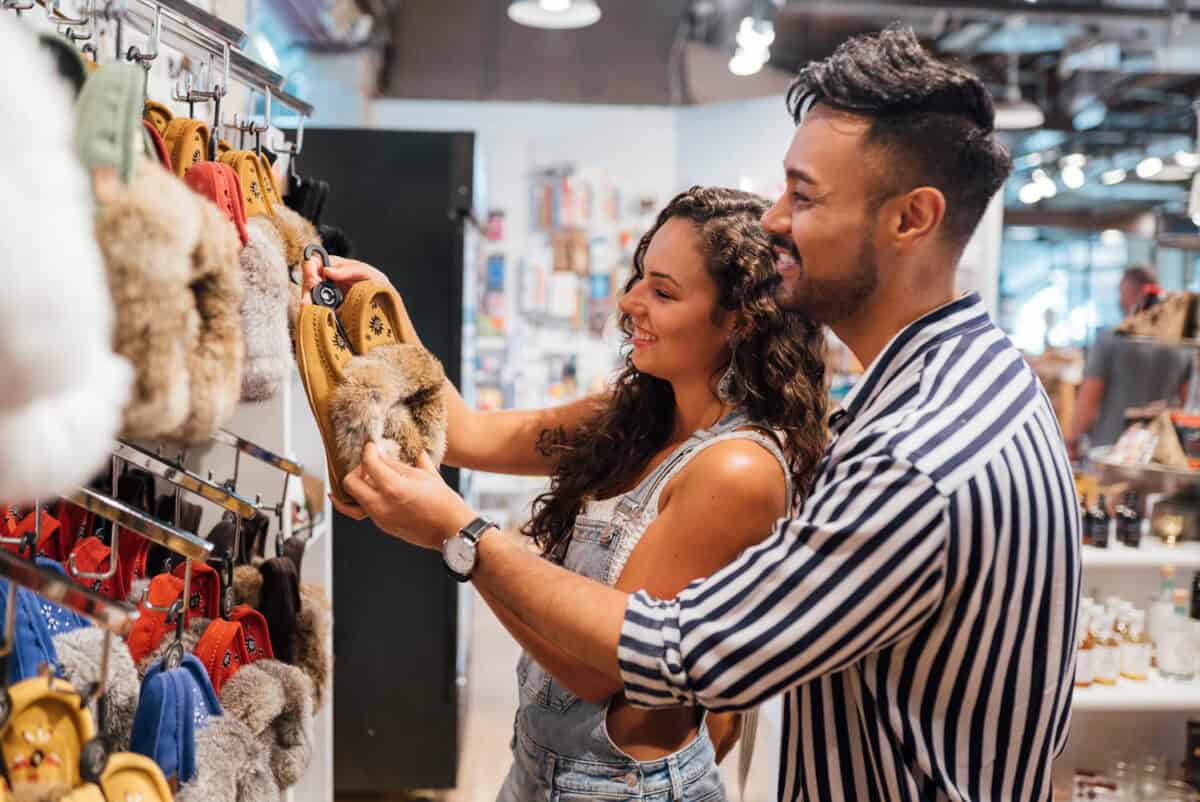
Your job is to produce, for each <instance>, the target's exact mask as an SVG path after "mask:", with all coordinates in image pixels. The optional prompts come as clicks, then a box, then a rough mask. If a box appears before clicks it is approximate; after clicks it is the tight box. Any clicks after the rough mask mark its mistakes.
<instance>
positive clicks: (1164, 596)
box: [1146, 565, 1175, 666]
mask: <svg viewBox="0 0 1200 802" xmlns="http://www.w3.org/2000/svg"><path fill="white" fill-rule="evenodd" d="M1158 571H1159V585H1158V596H1157V597H1156V598H1155V599H1154V601H1152V602H1151V603H1150V608H1149V609H1148V610H1147V612H1146V630H1147V631H1148V632H1149V633H1150V641H1151V642H1152V643H1153V644H1154V657H1153V659H1152V662H1151V664H1152V665H1155V666H1157V665H1158V651H1159V646H1160V644H1161V643H1162V641H1163V638H1164V637H1165V635H1166V626H1167V624H1168V622H1169V621H1170V620H1171V616H1172V615H1174V613H1175V607H1174V605H1175V600H1174V599H1175V596H1174V594H1175V566H1173V565H1163V566H1160V567H1159V569H1158Z"/></svg>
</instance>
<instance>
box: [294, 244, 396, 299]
mask: <svg viewBox="0 0 1200 802" xmlns="http://www.w3.org/2000/svg"><path fill="white" fill-rule="evenodd" d="M329 261H330V265H329V267H325V266H324V265H323V264H322V263H321V257H320V255H318V254H314V255H313V256H312V258H311V259H309V260H308V261H306V262H305V263H304V292H302V293H301V294H300V303H301V304H310V303H312V288H313V287H315V286H317V285H318V284H320V283H321V282H322V281H326V280H328V281H332V282H333V283H334V284H336V285H337V286H338V289H339V290H341V291H342V293H343V294H345V293H346V292H348V291H349V289H350V288H351V287H353V286H354V285H355V284H357V283H358V282H360V281H377V282H380V283H382V284H386V285H388V286H389V287H390V286H391V284H392V282H391V280H390V279H388V277H387V276H386V275H385V274H384V273H383V271H382V270H379V269H378V268H375V267H372V266H371V265H369V264H367V263H366V262H359V261H356V260H354V259H343V258H342V257H340V256H331V257H329Z"/></svg>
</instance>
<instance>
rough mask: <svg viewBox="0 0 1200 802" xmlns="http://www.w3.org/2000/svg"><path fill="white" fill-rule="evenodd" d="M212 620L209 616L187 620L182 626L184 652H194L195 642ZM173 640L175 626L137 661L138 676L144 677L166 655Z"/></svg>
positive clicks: (197, 641) (198, 640)
mask: <svg viewBox="0 0 1200 802" xmlns="http://www.w3.org/2000/svg"><path fill="white" fill-rule="evenodd" d="M211 622H212V619H211V618H193V619H192V620H190V621H188V622H187V624H185V625H184V627H183V641H182V643H183V651H184V653H185V654H195V652H196V644H197V643H199V642H200V638H202V637H203V636H204V630H206V629H208V625H209V624H210V623H211ZM174 642H175V628H174V627H172V628H171V631H170V632H168V633H167V634H166V636H165V637H163V639H162V640H161V641H159V642H158V645H157V646H155V647H154V648H153V649H151V650H150V651H149V652H147V653H146V656H145V657H143V658H142V659H141V660H138V661H137V663H136V664H137V672H138V677H139V678H140V677H145V676H146V672H147V671H149V670H150V668H151V667H152V666H153V665H154V664H155V663H157V662H158V661H159V660H162V659H163V658H164V657H166V655H167V650H168V649H170V648H171V644H172V643H174Z"/></svg>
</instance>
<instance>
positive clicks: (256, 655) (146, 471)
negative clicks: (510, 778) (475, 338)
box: [0, 3, 411, 802]
mask: <svg viewBox="0 0 1200 802" xmlns="http://www.w3.org/2000/svg"><path fill="white" fill-rule="evenodd" d="M7 8H8V7H7V6H6V7H5V9H6V10H7ZM47 13H48V14H57V13H59V12H58V11H57V10H56V9H54V8H51V7H50V6H49V5H48V6H47ZM92 13H93V12H92V9H91V6H90V5H89V6H88V9H87V14H88V15H90V14H92ZM95 13H96V14H97V15H99V14H100V13H101V12H99V11H96V12H95ZM116 13H118V14H127V12H126V11H123V10H122V11H119V12H116ZM158 13H159V15H160V16H163V12H162V10H161V9H160V11H159V12H158ZM171 13H172V14H173V15H174V16H171V17H170V18H165V17H164V19H161V20H159V21H156V23H155V25H154V26H152V30H150V31H148V32H147V36H148V39H149V41H150V44H151V45H153V47H154V49H155V50H157V48H158V46H159V44H160V41H161V42H162V46H163V47H166V46H167V45H166V42H167V34H168V33H169V34H170V36H171V37H174V38H173V39H171V41H172V42H176V43H177V42H179V41H181V40H180V31H186V32H187V36H186V37H184V39H183V40H182V41H183V42H184V44H185V45H194V44H195V43H196V42H197V40H203V41H205V42H206V43H215V47H216V52H218V53H221V52H224V53H225V54H226V55H225V58H226V59H229V58H230V55H229V54H230V52H231V45H232V46H236V45H237V44H238V43H240V41H241V39H240V38H239V39H236V40H234V41H233V42H231V41H229V40H228V39H225V38H222V37H225V36H227V35H230V30H236V29H230V28H229V26H225V25H224V24H223V23H221V24H218V22H219V20H218V21H217V22H213V20H215V19H216V18H215V17H211V16H206V15H207V13H208V12H206V11H203V10H201V9H198V8H195V7H192V6H190V5H189V4H187V3H181V4H175V5H173V6H172V11H171ZM121 19H122V20H123V21H125V22H128V23H132V22H133V19H134V18H133V17H131V16H126V17H122V18H121ZM87 25H88V26H89V29H91V28H96V27H98V26H97V25H96V22H95V21H94V20H92V19H91V18H90V17H89V18H88V21H87ZM106 30H107V32H106V35H109V36H110V35H111V34H112V29H111V28H108V29H106ZM160 36H161V37H162V38H161V40H160ZM204 37H208V38H207V39H205V38H204ZM88 38H90V34H89V36H88V37H83V36H81V37H78V38H74V39H72V40H70V41H69V42H68V40H66V39H62V40H59V41H58V43H57V44H55V45H54V46H55V47H56V48H60V49H63V50H64V51H65V52H66V54H75V53H76V50H75V48H76V47H77V45H76V42H77V41H83V40H86V39H88ZM0 45H3V47H0V60H4V63H5V65H6V73H8V74H17V73H18V72H19V73H21V74H22V75H28V77H29V80H22V81H9V82H6V83H5V85H4V88H3V90H2V92H0V94H4V101H5V104H6V105H8V104H13V103H18V104H22V105H29V106H31V107H33V106H34V104H35V103H36V106H37V107H38V108H44V109H45V111H44V113H43V114H42V115H41V119H39V120H38V122H37V125H38V126H39V128H38V134H37V136H36V137H29V138H28V139H29V141H28V142H26V143H25V144H24V145H23V147H28V146H29V145H30V144H31V143H33V142H37V143H38V146H39V147H44V148H45V151H46V152H45V154H44V155H43V156H38V157H37V158H38V161H39V162H41V164H42V166H44V167H45V168H46V169H47V170H50V171H51V172H50V174H49V175H48V176H46V175H44V176H43V177H42V179H41V180H39V181H33V182H30V183H29V185H28V187H25V186H24V185H23V184H19V183H18V184H13V185H12V191H14V192H18V193H23V194H25V195H26V196H27V199H28V201H29V202H28V203H21V204H17V206H19V207H20V209H19V210H18V211H16V212H14V213H15V214H20V213H22V212H23V210H26V209H28V210H29V211H31V212H34V211H38V209H37V208H36V207H38V205H39V203H38V195H37V192H38V191H39V187H41V186H54V187H56V189H55V192H56V193H57V195H56V196H55V198H54V199H53V202H47V203H43V204H41V205H40V206H41V209H40V212H41V213H42V214H45V213H46V209H48V208H50V209H53V220H54V223H55V227H56V228H59V229H60V230H59V231H58V232H57V234H56V235H54V236H46V237H42V236H34V233H35V231H36V229H35V228H34V225H33V221H32V219H31V220H30V221H28V223H26V222H25V221H22V220H21V219H19V218H18V219H15V220H12V221H10V222H13V223H15V227H11V226H10V227H6V228H5V231H6V232H11V233H14V234H16V236H10V237H8V238H7V239H6V245H5V247H4V248H0V251H3V252H4V254H5V256H4V258H5V259H8V258H12V259H14V260H20V261H24V262H26V263H27V264H26V267H25V268H23V269H20V270H14V271H13V276H14V281H13V287H14V289H15V291H14V292H13V293H12V294H10V295H6V299H7V300H8V301H11V302H12V303H13V309H12V310H11V311H10V317H11V320H12V321H13V322H14V323H16V324H17V325H18V326H20V327H21V328H22V335H27V336H28V337H29V338H30V339H29V340H28V342H27V341H25V340H24V339H23V338H6V339H5V342H4V344H3V345H0V366H2V367H3V369H4V371H5V375H6V378H7V379H8V381H6V382H5V383H4V389H3V390H0V411H2V412H3V414H2V415H0V455H2V456H3V457H4V460H3V468H0V500H2V501H3V506H2V509H3V515H2V516H0V577H2V578H0V619H3V620H5V621H6V622H7V625H6V626H5V627H4V631H3V648H2V649H0V653H2V654H3V656H2V657H0V675H2V677H3V685H4V690H3V692H2V695H3V697H4V701H5V704H4V705H2V706H0V707H2V708H3V709H2V711H0V745H2V746H3V750H2V751H3V758H4V762H5V766H4V768H5V772H4V774H5V780H6V784H4V785H3V786H0V798H9V797H8V795H11V797H12V798H13V799H16V800H34V799H36V800H39V802H56V801H57V800H59V799H71V800H93V801H95V802H103V800H105V799H107V800H109V802H115V801H116V800H121V802H129V800H135V799H136V800H140V801H141V802H165V801H166V800H170V799H172V798H180V799H195V800H204V801H205V802H248V801H249V800H265V799H280V798H281V796H282V795H283V794H284V792H286V791H288V789H290V788H293V787H295V786H296V785H297V784H298V783H300V782H301V781H302V780H303V778H304V777H305V775H306V773H307V772H308V770H309V767H310V765H311V764H312V762H313V759H314V739H315V738H316V737H317V736H316V731H315V728H314V719H315V717H316V715H317V713H318V711H320V709H321V707H322V706H323V705H325V704H326V703H327V699H328V696H327V694H326V693H325V690H326V688H327V686H328V684H329V679H330V676H331V672H332V655H331V651H330V647H331V609H330V604H329V603H328V601H327V596H326V594H325V591H324V588H322V587H320V586H316V585H309V584H308V583H301V582H300V581H299V573H300V563H301V558H302V557H303V555H304V553H305V551H306V550H307V548H308V547H309V546H310V545H311V542H312V540H313V539H314V538H315V537H316V535H317V534H318V533H317V530H316V523H315V522H314V520H313V518H314V516H315V515H316V514H317V512H318V511H316V510H313V509H311V508H309V506H308V502H307V500H305V502H304V503H303V504H301V503H300V502H298V500H297V497H296V493H297V492H298V491H299V490H300V488H299V487H298V485H299V484H300V483H298V482H294V481H293V480H294V479H296V478H298V477H303V476H304V469H303V467H302V466H301V465H300V464H299V463H297V462H295V461H294V460H291V459H288V458H285V457H283V456H280V455H279V454H277V453H275V451H274V450H273V449H271V448H268V447H265V446H264V445H262V444H261V443H259V442H253V441H251V440H248V439H245V438H243V437H241V436H239V435H236V434H233V433H232V432H230V431H229V430H228V427H231V426H235V425H236V421H238V420H241V419H242V418H243V417H245V416H248V415H255V414H267V415H272V416H276V417H277V418H279V419H283V418H284V417H285V416H284V415H283V414H282V412H283V410H285V409H286V408H287V406H286V405H287V404H288V403H289V402H288V401H287V399H286V398H279V396H281V395H285V396H286V395H288V394H289V393H290V392H291V390H290V387H289V385H290V380H291V376H292V375H293V367H292V358H291V353H290V351H291V348H290V343H289V332H288V315H289V308H290V307H294V306H295V292H294V291H293V290H292V289H291V288H290V287H291V284H292V281H291V277H290V276H291V272H290V271H291V269H294V268H295V267H297V265H298V262H299V261H300V260H301V259H302V255H303V250H304V248H305V247H307V246H308V245H310V244H316V245H319V242H320V240H319V237H318V236H317V233H316V229H315V227H314V226H313V225H312V223H311V222H309V221H306V220H304V219H303V218H301V217H300V215H299V214H297V213H296V212H293V211H292V210H291V209H289V208H288V207H286V206H285V205H284V199H283V197H282V196H281V195H280V194H279V193H278V191H277V190H276V185H275V179H274V177H273V176H272V175H271V171H272V169H273V168H272V167H271V165H270V162H269V161H268V159H267V158H266V156H265V154H263V152H262V151H261V150H259V149H257V148H256V149H255V150H253V151H233V150H230V151H229V152H228V153H226V154H225V158H223V159H222V160H221V161H216V160H214V157H215V156H217V153H216V145H217V138H218V134H219V133H220V131H221V129H222V127H224V126H225V125H226V122H225V119H224V117H223V115H222V114H221V112H220V99H221V97H223V96H224V95H225V94H226V93H227V92H228V90H229V88H230V87H229V86H224V85H221V84H219V83H215V82H214V79H213V77H212V75H210V76H208V77H207V78H206V80H207V81H208V82H209V83H208V84H207V86H206V87H205V88H204V89H203V91H201V90H199V89H193V86H194V85H193V84H192V83H191V82H190V80H189V82H188V89H187V91H186V92H185V93H184V95H183V96H182V100H183V101H184V102H185V103H186V107H187V114H183V113H181V109H180V107H179V106H178V105H175V106H174V107H172V106H171V105H168V104H167V103H166V101H167V100H171V101H174V102H175V103H176V104H177V103H179V102H180V100H181V97H180V96H179V95H177V94H176V93H174V92H172V95H171V97H170V98H167V97H157V98H151V97H148V96H147V95H148V92H149V91H150V86H151V84H152V81H149V80H148V79H147V69H145V68H143V66H142V65H141V64H138V63H128V62H126V61H125V59H124V57H125V56H128V58H129V59H130V60H131V61H132V60H133V59H134V56H135V55H137V54H138V49H137V48H130V51H129V53H127V54H122V56H119V57H118V58H117V60H113V61H109V60H107V59H104V58H103V57H101V58H100V63H98V64H97V63H95V61H94V60H93V61H89V62H88V64H87V69H86V71H85V74H86V78H85V79H84V81H83V83H82V88H81V89H80V90H79V92H78V97H77V98H75V97H74V93H73V92H72V91H70V90H69V89H68V88H67V85H66V84H65V83H64V82H63V81H62V79H60V78H58V77H57V75H56V74H55V72H54V70H53V68H52V66H51V58H50V55H49V54H48V53H47V52H46V51H43V50H41V49H40V48H39V46H38V44H37V37H36V36H35V35H34V34H33V33H32V32H30V31H29V30H28V29H27V26H25V25H24V24H22V23H21V22H20V21H18V20H17V19H16V16H15V15H12V14H8V13H0ZM206 47H208V51H206V52H209V53H210V54H211V52H212V49H213V47H214V44H206ZM90 52H91V57H92V59H96V57H97V55H98V50H97V49H96V48H94V47H93V48H92V49H91V51H90ZM103 52H104V53H105V54H109V53H113V52H114V50H113V49H112V48H111V46H110V47H108V48H106V49H105V50H104V51H103ZM237 55H238V56H240V53H239V54H237ZM72 57H73V58H75V59H78V58H79V57H78V56H77V55H74V56H72ZM210 57H211V55H210ZM61 58H66V56H65V55H64V56H61V57H60V59H61ZM241 58H243V60H245V57H241ZM9 59H11V62H10V61H9ZM143 63H145V62H143ZM80 64H81V65H82V64H83V62H80ZM253 66H254V69H249V68H247V67H245V66H240V67H239V68H238V69H234V70H231V68H230V66H229V63H228V62H227V63H226V66H225V69H224V72H223V75H225V76H228V78H227V80H231V81H236V82H239V83H241V84H244V85H245V88H247V89H249V90H250V91H252V92H258V93H260V94H263V93H271V92H272V91H274V90H277V89H278V86H279V85H281V84H282V81H283V79H282V77H280V76H276V75H274V73H271V72H270V71H269V70H266V69H265V68H262V67H259V66H258V65H253ZM213 75H215V71H213ZM23 94H28V96H29V97H28V99H23ZM276 102H277V103H278V104H281V105H284V106H285V107H288V106H289V104H290V106H294V107H295V108H294V110H295V111H296V112H298V113H299V114H300V115H301V119H302V118H303V115H308V114H311V112H312V109H311V107H309V106H307V104H305V103H303V101H299V100H296V99H294V98H290V96H286V95H284V96H281V97H277V98H276ZM206 108H207V109H208V110H209V111H211V112H212V115H213V116H212V118H211V119H203V115H202V112H203V111H204V110H205V109H206ZM269 114H270V107H269V106H268V107H267V115H268V116H267V125H268V126H269V124H270V119H269ZM237 125H238V127H239V130H240V127H242V126H245V125H248V124H247V123H244V122H239V123H237ZM249 125H256V124H253V123H252V124H249ZM5 130H6V131H9V130H10V129H7V128H6V129H5ZM255 130H260V129H258V128H256V129H255ZM15 133H16V135H17V136H25V135H24V134H23V133H22V132H20V131H16V132H15ZM14 147H15V145H14ZM276 147H278V148H280V149H281V151H282V152H290V155H291V156H292V159H291V160H290V165H291V166H290V168H289V169H290V171H291V174H292V175H296V176H298V173H297V172H296V169H297V168H296V166H295V155H296V154H297V153H298V152H299V143H298V142H297V143H294V144H288V143H286V142H285V143H284V144H283V145H282V146H281V145H278V144H277V145H276ZM22 153H23V154H26V155H33V154H28V153H27V151H22ZM246 176H251V177H252V179H253V180H252V183H250V184H246V183H245V182H244V181H243V178H244V177H246ZM17 177H19V178H20V179H21V180H22V181H24V180H25V178H24V176H17ZM30 177H32V175H31V176H30ZM89 182H90V186H91V190H92V191H91V197H89V196H88V192H87V187H88V185H89ZM252 201H255V202H257V205H255V204H254V203H253V202H252ZM20 229H24V230H23V231H22V230H20ZM18 241H20V242H21V243H23V247H24V248H25V249H24V250H21V249H17V248H14V247H12V245H13V244H14V243H17V242H18ZM35 263H36V264H39V265H41V266H40V267H39V268H38V270H32V271H31V270H29V269H28V264H35ZM66 271H70V273H69V274H68V273H67V272H66ZM60 272H61V273H62V275H59V273H60ZM6 275H7V273H6ZM26 276H28V277H30V278H31V279H33V280H32V281H29V282H26V281H25V280H24V278H25V277H26ZM26 284H28V286H26ZM55 285H57V286H55ZM47 289H49V290H51V291H52V292H51V293H50V294H47V293H46V290H47ZM39 293H40V294H39ZM59 304H65V305H68V306H70V307H71V310H70V311H65V310H62V311H60V310H59V306H58V305H59ZM22 315H31V317H30V320H29V322H28V324H26V323H25V322H24V320H23V317H22ZM64 320H70V321H71V324H72V325H71V326H63V325H62V321H64ZM51 321H55V322H54V325H55V326H57V327H58V329H60V330H61V331H60V332H51V331H48V330H45V329H46V328H47V327H46V323H49V322H51ZM368 323H369V321H368ZM44 330H45V331H44ZM64 335H65V336H66V338H67V339H66V340H64V339H63V336H64ZM109 342H111V343H112V346H111V350H108V349H106V348H101V347H100V346H99V344H100V343H109ZM98 372H102V373H103V374H104V375H103V376H102V377H101V376H100V375H99V373H98ZM405 401H409V402H410V403H411V399H409V398H408V397H407V396H406V398H405ZM82 404H86V405H87V414H77V412H75V411H73V409H76V408H78V410H80V411H81V410H82V409H83V407H82V406H81V405H82ZM14 427H15V428H14ZM49 427H53V428H56V429H57V430H59V431H56V432H51V431H50V428H49ZM75 427H78V428H79V431H78V432H76V431H74V430H73V429H74V428H75ZM10 429H11V430H10ZM85 430H86V431H85ZM71 438H73V440H70V441H69V440H68V439H71ZM275 439H276V438H272V440H275ZM282 439H284V440H286V439H287V438H286V437H285V438H282ZM60 440H61V441H62V444H60ZM68 441H69V445H67V444H66V443H67V442H68ZM35 442H36V443H37V444H36V446H35V445H34V443H35ZM10 449H11V453H10ZM193 449H194V450H195V452H196V453H197V454H198V456H189V454H188V453H187V452H188V451H189V450H193ZM168 453H169V454H171V456H167V454H168ZM243 455H246V456H248V457H251V458H253V460H254V463H255V466H256V468H255V471H247V470H245V469H243V468H242V456H243ZM230 457H231V458H232V460H231V461H232V469H231V471H230V467H229V464H230V463H229V462H228V461H227V460H228V459H229V458H230ZM226 471H230V473H231V474H232V475H231V478H229V479H227V480H224V481H219V480H216V479H214V478H213V475H214V473H217V472H219V473H222V474H225V473H226ZM259 473H261V474H264V475H270V476H271V477H272V478H271V484H272V485H275V487H276V488H277V489H276V491H275V492H279V491H278V485H276V484H275V482H276V481H282V485H283V489H282V492H281V493H280V495H279V496H278V500H277V501H276V502H272V503H265V502H264V501H263V498H262V496H263V492H264V488H263V487H262V482H263V481H265V480H263V479H259V478H257V477H258V475H259ZM10 474H11V475H10ZM205 474H206V475H207V476H205ZM226 475H228V474H226ZM306 481H307V480H306ZM317 481H318V484H319V479H318V480H317ZM318 498H319V497H318ZM251 499H253V500H251ZM193 501H196V502H200V503H198V504H197V503H192V502H193ZM214 510H215V511H216V513H217V518H218V520H217V521H216V523H215V525H214V523H213V522H212V521H211V519H210V516H211V514H212V513H213V511H214ZM285 543H286V544H287V547H286V550H285V547H284V544H285ZM269 544H274V549H270V548H268V546H269ZM260 571H261V572H262V573H261V574H260ZM247 572H250V573H253V574H255V575H256V576H262V577H267V578H268V579H266V580H263V579H259V581H258V585H259V590H258V592H256V593H255V594H253V596H254V597H253V598H252V599H251V598H244V599H239V595H243V594H240V593H239V587H238V581H237V580H236V579H235V578H236V577H238V576H243V577H244V576H245V574H246V573H247ZM280 576H284V577H291V582H290V584H289V583H288V582H280V581H279V580H278V579H276V578H277V577H280ZM241 582H242V585H245V580H244V579H243V580H241ZM281 597H283V599H282V601H281ZM281 609H287V610H289V611H290V612H289V614H287V615H281V614H280V612H279V611H280V610H281ZM6 611H7V614H5V612H6ZM277 647H282V648H277ZM326 782H327V781H326Z"/></svg>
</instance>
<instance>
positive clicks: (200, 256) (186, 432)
mask: <svg viewBox="0 0 1200 802" xmlns="http://www.w3.org/2000/svg"><path fill="white" fill-rule="evenodd" d="M191 199H192V207H193V209H195V213H196V216H197V217H198V218H199V220H200V226H201V232H202V233H201V236H200V239H199V241H198V242H197V243H196V248H195V250H194V251H193V253H192V275H191V282H190V285H191V290H192V296H193V299H194V303H195V309H196V312H197V313H198V315H199V318H200V328H199V335H198V337H197V338H196V341H195V345H194V347H193V348H192V350H191V352H190V353H189V354H188V360H187V365H188V372H189V374H190V376H191V386H190V390H191V398H190V404H189V411H188V417H187V421H186V422H185V423H184V424H183V425H182V426H180V427H179V428H178V429H176V430H174V431H172V432H169V433H167V434H166V435H164V437H165V438H166V439H169V440H173V441H178V442H182V443H201V442H204V441H206V440H207V439H208V438H209V437H210V436H212V434H213V433H214V432H216V431H217V430H218V429H220V428H221V427H222V426H224V425H225V424H226V423H228V422H229V420H230V418H232V417H233V413H234V412H235V411H236V410H237V404H238V401H239V399H240V398H241V390H242V357H243V353H244V347H245V346H244V345H243V343H242V318H241V309H242V276H241V263H240V261H239V251H240V250H241V241H240V240H239V239H238V235H237V229H235V228H234V226H233V223H231V222H229V220H228V219H226V218H225V216H224V215H223V214H221V212H220V210H219V209H217V207H216V206H214V205H213V204H212V203H209V202H208V201H207V200H204V199H203V198H200V197H199V196H196V195H192V196H191Z"/></svg>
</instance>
